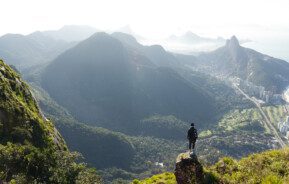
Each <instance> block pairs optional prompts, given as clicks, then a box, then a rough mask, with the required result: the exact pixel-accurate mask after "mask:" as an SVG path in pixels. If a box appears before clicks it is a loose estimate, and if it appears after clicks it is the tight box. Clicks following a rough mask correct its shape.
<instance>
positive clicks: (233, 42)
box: [226, 35, 240, 48]
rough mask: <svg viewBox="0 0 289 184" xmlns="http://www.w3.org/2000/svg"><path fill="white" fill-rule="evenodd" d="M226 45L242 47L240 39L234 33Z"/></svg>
mask: <svg viewBox="0 0 289 184" xmlns="http://www.w3.org/2000/svg"><path fill="white" fill-rule="evenodd" d="M226 46H227V47H229V48H237V47H240V44H239V40H238V39H237V37H236V36H235V35H234V36H232V37H231V38H230V39H229V40H227V42H226Z"/></svg>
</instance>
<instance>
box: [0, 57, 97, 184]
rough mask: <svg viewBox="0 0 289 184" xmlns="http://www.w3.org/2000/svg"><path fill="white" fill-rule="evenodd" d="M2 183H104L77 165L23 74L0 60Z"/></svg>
mask: <svg viewBox="0 0 289 184" xmlns="http://www.w3.org/2000/svg"><path fill="white" fill-rule="evenodd" d="M0 89H1V91H0V157H1V158H0V160H1V162H0V173H1V176H0V182H1V183H2V182H11V183H76V182H79V183H85V182H86V181H87V182H91V181H94V182H96V183H99V182H100V178H99V176H97V175H96V173H95V171H94V170H91V169H87V168H86V167H85V165H84V164H76V162H75V160H76V158H77V155H76V154H72V153H70V152H69V151H68V149H67V146H66V143H65V141H64V140H63V138H62V136H61V135H60V134H59V133H58V131H57V129H56V128H55V127H54V125H53V123H52V122H51V121H49V120H47V119H46V118H45V117H44V116H43V114H42V112H41V111H40V110H39V107H38V105H37V103H36V101H35V99H34V97H33V96H32V94H31V92H30V90H29V87H28V85H27V84H26V83H24V82H23V81H22V79H21V77H20V75H19V74H17V73H16V72H15V71H13V70H12V69H11V68H10V67H9V66H8V65H6V64H5V63H4V62H3V61H2V60H0Z"/></svg>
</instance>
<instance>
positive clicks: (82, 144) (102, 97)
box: [0, 26, 289, 179]
mask: <svg viewBox="0 0 289 184" xmlns="http://www.w3.org/2000/svg"><path fill="white" fill-rule="evenodd" d="M94 31H97V30H95V29H93V28H87V27H74V26H69V27H64V28H62V29H60V30H58V31H44V32H34V33H32V34H30V35H27V36H23V35H12V34H8V35H4V36H2V37H1V38H0V57H3V58H6V59H7V61H8V63H9V64H13V65H15V66H16V67H17V68H19V69H20V72H21V73H22V75H23V76H24V77H25V79H27V80H28V81H29V82H30V84H31V86H33V89H34V94H35V97H36V98H37V100H38V102H39V105H40V106H41V107H42V109H43V110H44V113H45V114H46V115H47V117H49V118H52V119H54V120H55V122H56V126H57V128H58V129H59V131H60V132H61V134H62V135H63V137H64V138H65V140H66V142H67V144H68V146H69V147H70V148H71V149H72V150H76V151H79V152H81V153H82V154H83V155H84V156H85V159H86V161H88V162H89V164H92V165H93V166H97V167H98V168H101V169H104V170H106V169H108V168H110V169H109V171H103V172H104V173H105V174H106V178H110V179H111V178H114V177H115V176H116V175H117V176H118V177H121V178H132V175H133V174H144V175H147V172H148V170H150V171H152V172H154V171H155V170H154V169H155V167H154V166H152V164H151V163H153V162H156V161H164V162H165V164H167V165H166V167H167V168H170V167H171V165H170V164H171V163H170V162H169V161H168V160H171V159H172V158H174V157H175V155H174V154H176V152H177V151H179V150H181V149H185V143H184V140H185V132H186V130H187V129H188V127H189V125H190V123H191V122H194V123H195V124H196V126H197V127H198V129H199V130H200V135H201V137H202V139H200V141H202V145H200V147H199V148H200V152H202V153H203V155H204V157H206V159H207V157H208V155H209V156H211V157H213V158H209V159H208V160H210V161H212V160H215V159H216V157H219V156H224V155H233V156H237V157H240V156H242V155H244V154H248V153H251V152H254V151H260V150H264V149H269V148H271V145H270V140H271V139H272V138H271V136H268V135H267V134H268V132H265V128H264V127H263V125H262V124H261V123H260V122H259V119H254V120H252V119H253V118H252V119H250V118H247V117H245V116H246V114H243V112H249V115H248V117H249V116H251V115H252V114H253V115H252V116H254V117H255V114H256V111H254V110H252V109H251V108H252V104H251V103H250V102H248V101H246V100H244V99H243V98H242V97H240V96H239V95H238V94H237V93H236V92H235V91H234V89H233V88H232V87H231V86H230V84H228V83H227V82H226V80H227V79H228V78H232V77H235V78H236V77H238V78H240V79H243V80H245V81H250V82H252V83H253V84H255V85H261V86H264V87H265V89H266V90H269V91H272V92H274V93H279V94H280V93H282V91H283V90H284V89H285V88H286V87H287V86H288V85H289V64H288V63H287V62H285V61H283V60H280V59H276V58H273V57H270V56H267V55H264V54H261V53H258V52H256V51H254V50H252V49H248V48H245V47H242V46H240V44H239V41H238V39H237V38H236V37H235V36H233V37H232V38H231V39H229V40H226V41H225V40H224V39H223V38H219V39H210V38H202V37H200V36H197V35H195V34H193V33H187V34H186V35H184V36H183V37H182V38H176V37H172V38H171V39H172V40H175V42H181V40H182V42H186V43H185V44H194V43H196V44H197V43H203V42H212V43H217V42H220V43H221V42H222V43H223V46H220V47H219V48H218V49H216V50H214V51H210V52H202V53H199V54H198V55H191V54H176V53H173V52H169V51H167V49H164V47H163V46H161V45H151V46H145V45H142V44H140V43H139V42H138V41H137V39H136V38H135V37H133V36H132V35H129V34H125V33H122V32H115V33H112V34H107V33H103V32H97V33H94ZM172 40H171V41H172ZM178 40H179V41H178ZM218 40H219V41H218ZM35 73H37V75H35ZM220 78H221V79H222V80H220ZM14 83H17V81H16V82H13V84H14ZM249 108H250V109H249ZM248 109H249V110H248ZM0 110H1V109H0ZM232 111H233V112H232ZM239 111H240V112H239ZM251 111H252V112H251ZM0 112H1V111H0ZM235 112H236V113H235ZM278 112H279V111H278ZM232 114H233V115H235V114H238V118H239V116H242V118H239V119H238V118H236V119H237V120H236V122H237V123H239V124H240V126H239V124H238V125H236V127H241V128H236V127H235V126H233V125H232V126H231V125H230V126H229V128H228V129H222V128H220V125H219V121H221V120H222V119H223V118H224V117H225V118H224V119H225V120H227V119H229V120H230V121H231V120H232V119H234V118H235V116H233V115H232ZM0 116H1V114H0ZM243 116H244V117H243ZM284 116H285V115H284ZM229 120H228V121H229ZM247 121H248V122H247ZM260 121H261V120H260ZM225 123H226V122H225ZM246 123H248V124H246ZM243 124H246V126H245V125H244V126H243ZM232 127H233V128H232ZM231 129H234V130H231ZM210 136H212V137H217V138H212V139H211V137H210ZM206 138H208V139H206ZM228 139H229V141H228ZM233 139H234V141H235V140H236V141H243V140H244V142H242V143H240V144H238V145H235V142H232V141H231V140H233ZM260 139H261V141H259V140H260ZM258 141H259V142H260V143H258ZM208 148H210V149H209V150H208ZM115 150H117V155H115ZM168 150H169V151H168ZM156 155H157V156H156ZM143 163H147V164H143ZM112 167H116V168H114V169H111V168H112ZM110 172H111V173H110ZM120 173H121V174H120ZM120 175H121V176H120Z"/></svg>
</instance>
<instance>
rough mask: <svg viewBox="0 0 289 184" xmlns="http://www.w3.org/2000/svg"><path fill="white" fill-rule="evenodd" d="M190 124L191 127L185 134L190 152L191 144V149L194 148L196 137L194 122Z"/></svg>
mask: <svg viewBox="0 0 289 184" xmlns="http://www.w3.org/2000/svg"><path fill="white" fill-rule="evenodd" d="M191 126H192V127H191V128H190V129H189V130H188V136H187V137H188V140H189V149H190V152H191V151H192V146H193V149H195V143H196V140H197V138H198V132H197V129H195V125H194V123H192V124H191Z"/></svg>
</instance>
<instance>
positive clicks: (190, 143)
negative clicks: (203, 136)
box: [189, 139, 196, 150]
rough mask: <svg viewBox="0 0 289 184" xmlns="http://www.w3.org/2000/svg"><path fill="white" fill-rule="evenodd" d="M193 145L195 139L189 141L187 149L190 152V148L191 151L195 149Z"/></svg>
mask: <svg viewBox="0 0 289 184" xmlns="http://www.w3.org/2000/svg"><path fill="white" fill-rule="evenodd" d="M195 143H196V139H192V140H189V149H190V150H191V149H192V146H193V149H195Z"/></svg>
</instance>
